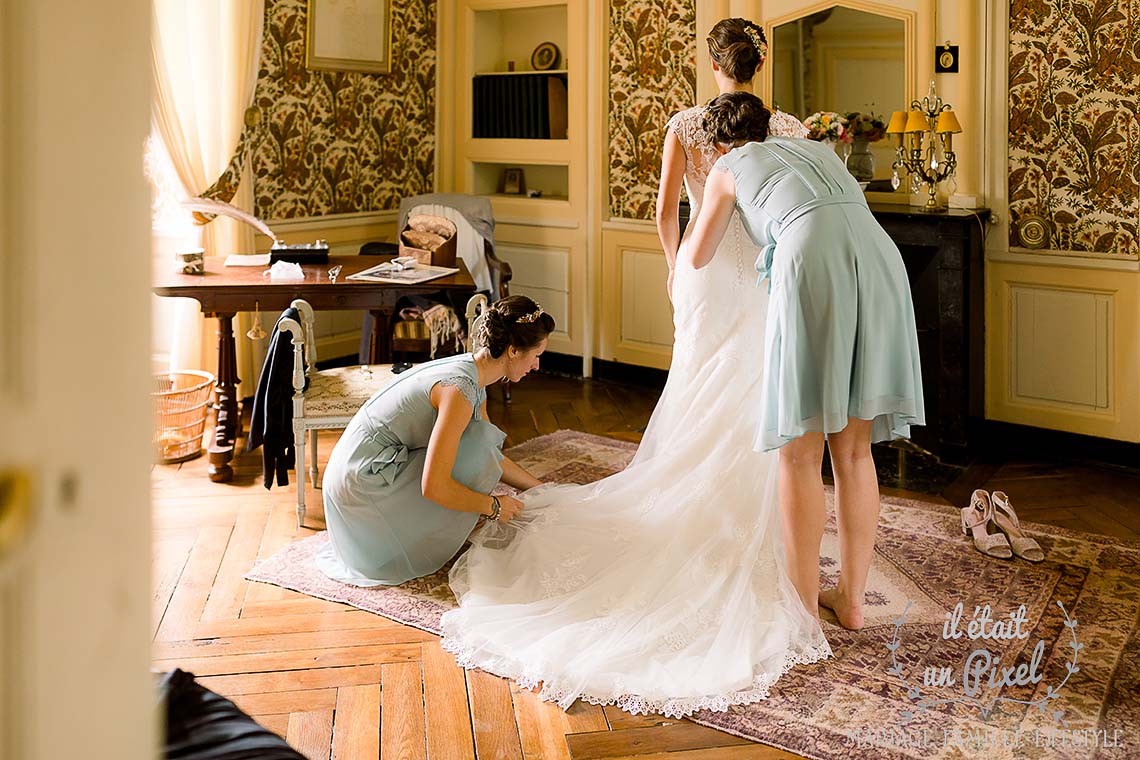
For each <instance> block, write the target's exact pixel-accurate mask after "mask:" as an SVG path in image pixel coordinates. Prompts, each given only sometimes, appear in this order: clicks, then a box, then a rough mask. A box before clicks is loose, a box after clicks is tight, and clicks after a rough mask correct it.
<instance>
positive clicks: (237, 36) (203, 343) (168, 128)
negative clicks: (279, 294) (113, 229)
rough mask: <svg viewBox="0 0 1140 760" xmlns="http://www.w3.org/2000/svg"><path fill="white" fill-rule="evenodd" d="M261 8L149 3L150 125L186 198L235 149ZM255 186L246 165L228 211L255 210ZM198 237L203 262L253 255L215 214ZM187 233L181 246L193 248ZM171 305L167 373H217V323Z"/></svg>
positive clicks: (246, 358) (235, 225) (252, 83)
mask: <svg viewBox="0 0 1140 760" xmlns="http://www.w3.org/2000/svg"><path fill="white" fill-rule="evenodd" d="M264 8H265V4H264V0H253V1H247V0H242V1H239V0H154V4H153V10H154V17H153V29H152V35H151V53H152V55H151V61H152V66H153V78H154V101H153V109H152V120H153V125H154V131H155V133H156V134H157V135H158V137H159V139H160V140H161V141H162V144H163V146H164V147H165V149H166V152H167V154H168V155H169V157H170V163H171V164H172V165H173V168H174V172H175V174H176V175H177V177H178V181H179V184H180V185H181V191H182V194H183V196H184V197H193V196H196V195H199V194H200V193H202V192H203V191H205V190H206V189H207V188H209V187H210V186H211V185H212V184H213V183H214V182H215V180H217V178H218V177H219V176H220V175H221V174H222V173H223V172H224V171H225V170H226V168H227V166H229V165H230V161H231V158H233V156H234V152H235V150H236V149H237V147H238V145H239V141H240V138H241V134H242V129H243V124H244V116H245V111H246V109H247V108H248V107H249V106H250V105H251V103H252V102H253V94H254V89H255V87H256V85H257V70H258V61H259V55H260V51H261V34H262V24H263V20H264V15H265V12H264ZM251 184H252V183H251V179H250V176H249V169H248V166H247V167H246V169H245V172H244V174H243V175H242V182H241V184H240V185H239V190H238V193H237V195H236V196H235V197H234V199H233V203H234V205H237V206H239V207H241V208H244V209H246V210H251V209H252V200H253V194H252V188H251ZM189 217H190V214H189V212H186V218H187V220H189ZM195 231H196V233H197V235H198V236H199V237H198V240H199V242H198V244H199V245H201V247H203V248H205V249H206V255H207V256H213V255H223V256H224V255H229V254H231V253H253V252H254V248H255V239H254V232H253V230H252V229H251V228H249V227H248V226H246V225H244V224H242V223H241V222H238V221H236V220H233V219H229V218H223V217H218V218H217V219H215V220H214V221H213V222H211V223H210V224H208V225H206V226H204V227H200V228H196V230H195ZM185 237H186V236H185V235H183V237H182V244H183V245H185V244H187V243H192V241H191V240H187V239H185ZM162 242H163V241H162V240H161V239H160V243H159V244H162ZM160 253H161V252H160ZM168 253H169V255H167V256H166V257H165V259H166V261H167V262H168V263H167V264H166V265H172V264H169V261H170V260H172V258H173V253H174V251H169V252H168ZM160 260H161V258H160ZM175 304H176V305H175V306H174V307H173V308H172V309H171V310H170V312H171V313H170V315H169V317H168V319H167V320H166V324H167V325H169V327H168V329H169V330H170V331H171V335H170V339H169V346H170V365H171V368H172V369H173V368H202V369H208V370H210V371H215V372H216V362H217V354H216V348H217V344H216V340H215V336H214V330H213V329H212V328H213V325H210V329H206V327H205V325H204V319H203V318H202V316H201V314H200V311H199V308H198V305H197V303H196V302H195V301H191V300H189V299H177V300H176V302H175ZM239 317H240V318H239V319H236V320H235V321H234V333H235V335H236V340H237V358H238V376H239V377H241V378H242V380H243V386H244V387H247V388H248V387H252V386H253V385H255V384H256V382H257V372H258V370H259V369H260V362H258V361H256V359H255V354H260V352H258V351H256V350H251V348H253V349H256V348H257V347H251V346H250V342H249V341H248V340H247V339H246V338H245V331H246V329H248V326H249V319H248V315H239ZM271 318H272V317H271ZM261 351H264V348H261ZM239 393H240V390H239Z"/></svg>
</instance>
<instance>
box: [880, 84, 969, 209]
mask: <svg viewBox="0 0 1140 760" xmlns="http://www.w3.org/2000/svg"><path fill="white" fill-rule="evenodd" d="M961 131H962V126H961V125H960V124H959V123H958V117H957V116H955V115H954V109H952V108H951V107H950V104H949V103H943V102H942V98H940V97H938V95H936V94H935V93H934V82H933V81H932V82H931V83H930V92H929V93H928V94H927V95H926V97H924V98H923V99H922V100H917V99H916V100H912V101H911V103H910V111H895V112H894V113H892V114H891V122H890V124H889V125H888V126H887V134H888V135H890V136H891V139H892V140H893V141H894V142H895V163H894V165H893V166H892V168H893V170H894V174H893V175H892V177H891V184H892V185H893V186H894V187H895V189H896V190H897V189H898V186H899V184H900V183H901V179H900V178H899V170H900V169H901V170H902V171H903V173H904V174H905V173H909V174H911V175H912V176H913V178H914V180H916V181H918V182H920V183H925V185H926V188H927V192H928V193H929V196H928V197H927V199H926V207H925V208H926V210H927V211H944V210H945V209H944V208H942V207H940V206H939V204H938V183H939V182H942V181H944V180H947V179H950V178H951V177H953V176H954V169H955V168H957V166H958V161H957V159H956V158H955V156H954V144H953V135H955V134H957V133H959V132H961Z"/></svg>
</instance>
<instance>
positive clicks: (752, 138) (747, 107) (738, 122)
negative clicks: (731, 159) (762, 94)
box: [704, 92, 772, 145]
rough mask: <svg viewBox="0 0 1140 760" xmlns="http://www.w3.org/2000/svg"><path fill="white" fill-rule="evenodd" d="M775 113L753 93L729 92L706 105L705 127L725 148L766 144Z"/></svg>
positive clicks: (714, 139) (712, 137)
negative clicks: (758, 143)
mask: <svg viewBox="0 0 1140 760" xmlns="http://www.w3.org/2000/svg"><path fill="white" fill-rule="evenodd" d="M771 118H772V112H771V111H769V110H768V109H767V108H765V107H764V101H762V100H760V98H758V97H756V96H755V95H753V94H752V93H750V92H726V93H724V94H723V95H717V96H716V97H715V98H713V99H712V100H710V101H709V104H708V105H707V106H705V114H704V128H705V132H707V133H708V135H709V138H710V139H711V140H712V141H713V142H716V143H721V144H722V145H739V144H741V143H746V142H763V141H764V138H765V137H767V136H768V121H769V120H770V119H771Z"/></svg>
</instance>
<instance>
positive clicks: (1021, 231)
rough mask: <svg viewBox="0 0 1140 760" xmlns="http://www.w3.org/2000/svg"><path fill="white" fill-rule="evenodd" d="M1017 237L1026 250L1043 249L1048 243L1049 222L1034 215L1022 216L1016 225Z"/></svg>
mask: <svg viewBox="0 0 1140 760" xmlns="http://www.w3.org/2000/svg"><path fill="white" fill-rule="evenodd" d="M1017 236H1018V237H1019V238H1021V244H1022V245H1023V246H1025V247H1026V248H1044V247H1045V246H1046V244H1047V243H1048V242H1049V222H1047V221H1046V220H1045V219H1044V218H1043V217H1040V216H1037V215H1035V214H1029V215H1026V216H1023V217H1021V219H1020V220H1019V221H1018V223H1017Z"/></svg>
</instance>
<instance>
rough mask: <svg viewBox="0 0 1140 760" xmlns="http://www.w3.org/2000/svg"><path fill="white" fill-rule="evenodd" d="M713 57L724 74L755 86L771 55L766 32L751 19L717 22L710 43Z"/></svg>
mask: <svg viewBox="0 0 1140 760" xmlns="http://www.w3.org/2000/svg"><path fill="white" fill-rule="evenodd" d="M706 41H707V42H708V44H709V57H710V58H712V59H713V60H714V61H715V62H716V65H717V66H720V68H721V71H723V72H724V73H725V74H728V75H729V76H730V77H732V78H733V79H735V80H736V81H737V82H739V83H741V84H747V83H748V82H751V81H752V79H753V77H755V76H756V69H758V68H760V66H761V65H763V63H764V59H765V58H766V57H767V55H768V40H767V39H766V38H765V37H764V30H763V29H761V28H760V26H759V25H758V24H756V23H754V22H752V21H749V20H748V19H743V18H726V19H721V20H720V21H718V22H716V26H714V27H713V28H712V30H711V31H710V32H709V36H708V38H707V40H706Z"/></svg>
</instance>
